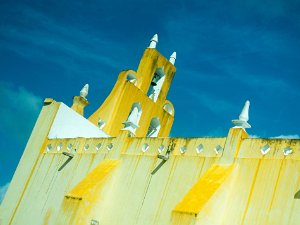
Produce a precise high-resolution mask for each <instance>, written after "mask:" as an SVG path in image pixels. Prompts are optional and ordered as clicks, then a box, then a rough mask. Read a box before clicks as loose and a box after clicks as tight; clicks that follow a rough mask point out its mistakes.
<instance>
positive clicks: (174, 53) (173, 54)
mask: <svg viewBox="0 0 300 225" xmlns="http://www.w3.org/2000/svg"><path fill="white" fill-rule="evenodd" d="M175 61H176V52H173V53H172V55H171V56H170V59H169V62H170V63H172V64H173V65H175Z"/></svg>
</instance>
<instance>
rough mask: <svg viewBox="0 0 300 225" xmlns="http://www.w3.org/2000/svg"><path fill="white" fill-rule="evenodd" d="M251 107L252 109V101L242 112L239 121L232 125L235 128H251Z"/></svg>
mask: <svg viewBox="0 0 300 225" xmlns="http://www.w3.org/2000/svg"><path fill="white" fill-rule="evenodd" d="M249 107H250V101H248V100H247V101H246V102H245V105H244V107H243V109H242V112H241V114H240V116H239V119H238V120H232V123H233V124H234V125H235V127H242V128H251V125H250V124H249V123H248V120H249Z"/></svg>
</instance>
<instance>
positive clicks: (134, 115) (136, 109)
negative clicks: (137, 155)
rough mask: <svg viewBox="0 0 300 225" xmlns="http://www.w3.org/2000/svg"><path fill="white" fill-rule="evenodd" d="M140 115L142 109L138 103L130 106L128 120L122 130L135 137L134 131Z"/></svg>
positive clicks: (137, 125)
mask: <svg viewBox="0 0 300 225" xmlns="http://www.w3.org/2000/svg"><path fill="white" fill-rule="evenodd" d="M141 115H142V107H141V105H140V103H139V102H135V103H133V104H132V106H131V109H130V112H129V115H128V118H127V120H126V121H125V122H123V124H124V128H123V130H128V131H130V132H131V133H132V134H133V135H135V131H136V129H137V128H138V127H139V121H140V119H141Z"/></svg>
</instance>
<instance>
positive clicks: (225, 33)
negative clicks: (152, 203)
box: [0, 0, 300, 199]
mask: <svg viewBox="0 0 300 225" xmlns="http://www.w3.org/2000/svg"><path fill="white" fill-rule="evenodd" d="M299 12H300V1H293V0H266V1H263V2H262V1H259V0H252V1H247V0H245V1H239V0H233V1H225V0H223V1H212V2H210V1H202V0H197V1H188V0H185V1H183V0H182V1H176V0H172V1H171V0H169V1H144V0H141V1H135V0H131V1H115V0H110V1H101V2H100V1H98V2H96V1H76V0H74V1H65V0H61V1H41V0H39V1H25V0H24V1H1V2H0V69H1V71H0V78H1V79H0V99H1V104H2V107H1V108H0V116H1V123H0V124H1V125H0V135H1V139H0V147H1V151H0V187H2V189H1V188H0V193H3V190H4V189H5V188H6V186H7V185H6V184H7V183H8V182H9V181H10V180H11V177H12V175H13V172H14V170H15V168H16V166H17V163H18V161H19V159H20V157H21V154H22V152H23V150H24V147H25V144H26V142H27V140H28V138H29V135H30V132H31V130H32V128H33V126H34V123H35V121H36V118H37V116H38V113H39V111H40V109H41V106H42V101H43V99H44V98H46V97H52V98H54V99H55V100H57V101H62V102H64V103H66V104H68V105H71V102H72V97H73V96H74V95H77V94H78V93H79V90H80V89H81V87H82V86H83V85H84V84H85V83H89V84H90V92H89V96H88V99H89V101H90V103H91V104H90V106H89V107H88V108H87V110H86V113H87V115H90V114H91V113H92V112H93V111H94V110H96V109H97V108H98V107H99V106H100V105H101V103H102V102H103V100H104V99H105V97H106V96H107V95H108V94H109V92H110V90H111V88H112V87H113V85H114V83H115V81H116V79H117V76H118V74H119V72H120V71H121V70H124V69H134V70H135V69H136V68H137V65H138V63H139V59H140V57H141V55H142V53H143V51H144V49H145V48H146V47H147V46H148V44H149V40H150V38H151V37H152V36H153V35H154V34H155V33H158V35H159V43H158V45H157V49H158V51H160V52H161V53H162V54H163V55H165V56H166V57H169V56H170V54H171V53H172V52H173V51H176V52H177V60H176V67H177V73H176V75H175V78H174V81H173V84H172V86H171V89H170V92H169V95H168V99H169V100H171V101H172V102H173V103H174V106H175V110H176V114H175V122H174V125H173V129H172V131H171V135H172V136H182V137H201V136H226V135H227V132H228V129H229V128H230V127H231V126H232V125H231V120H232V119H236V118H237V117H238V115H239V113H240V111H241V108H242V106H243V104H244V102H245V101H246V100H247V99H249V100H250V102H251V106H250V121H249V123H250V124H251V125H252V128H251V129H249V130H248V132H249V134H251V135H256V136H258V137H277V136H280V135H285V136H289V137H299V134H300V126H299V125H300V117H299V112H300V106H299V97H300V89H299V83H300V82H299V81H300V78H299V71H300V62H299V59H300V57H299V52H300V14H299ZM0 199H1V196H0Z"/></svg>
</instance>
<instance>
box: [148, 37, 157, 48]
mask: <svg viewBox="0 0 300 225" xmlns="http://www.w3.org/2000/svg"><path fill="white" fill-rule="evenodd" d="M157 43H158V35H157V34H154V36H153V37H152V38H151V40H150V45H149V47H148V48H156V44H157Z"/></svg>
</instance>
